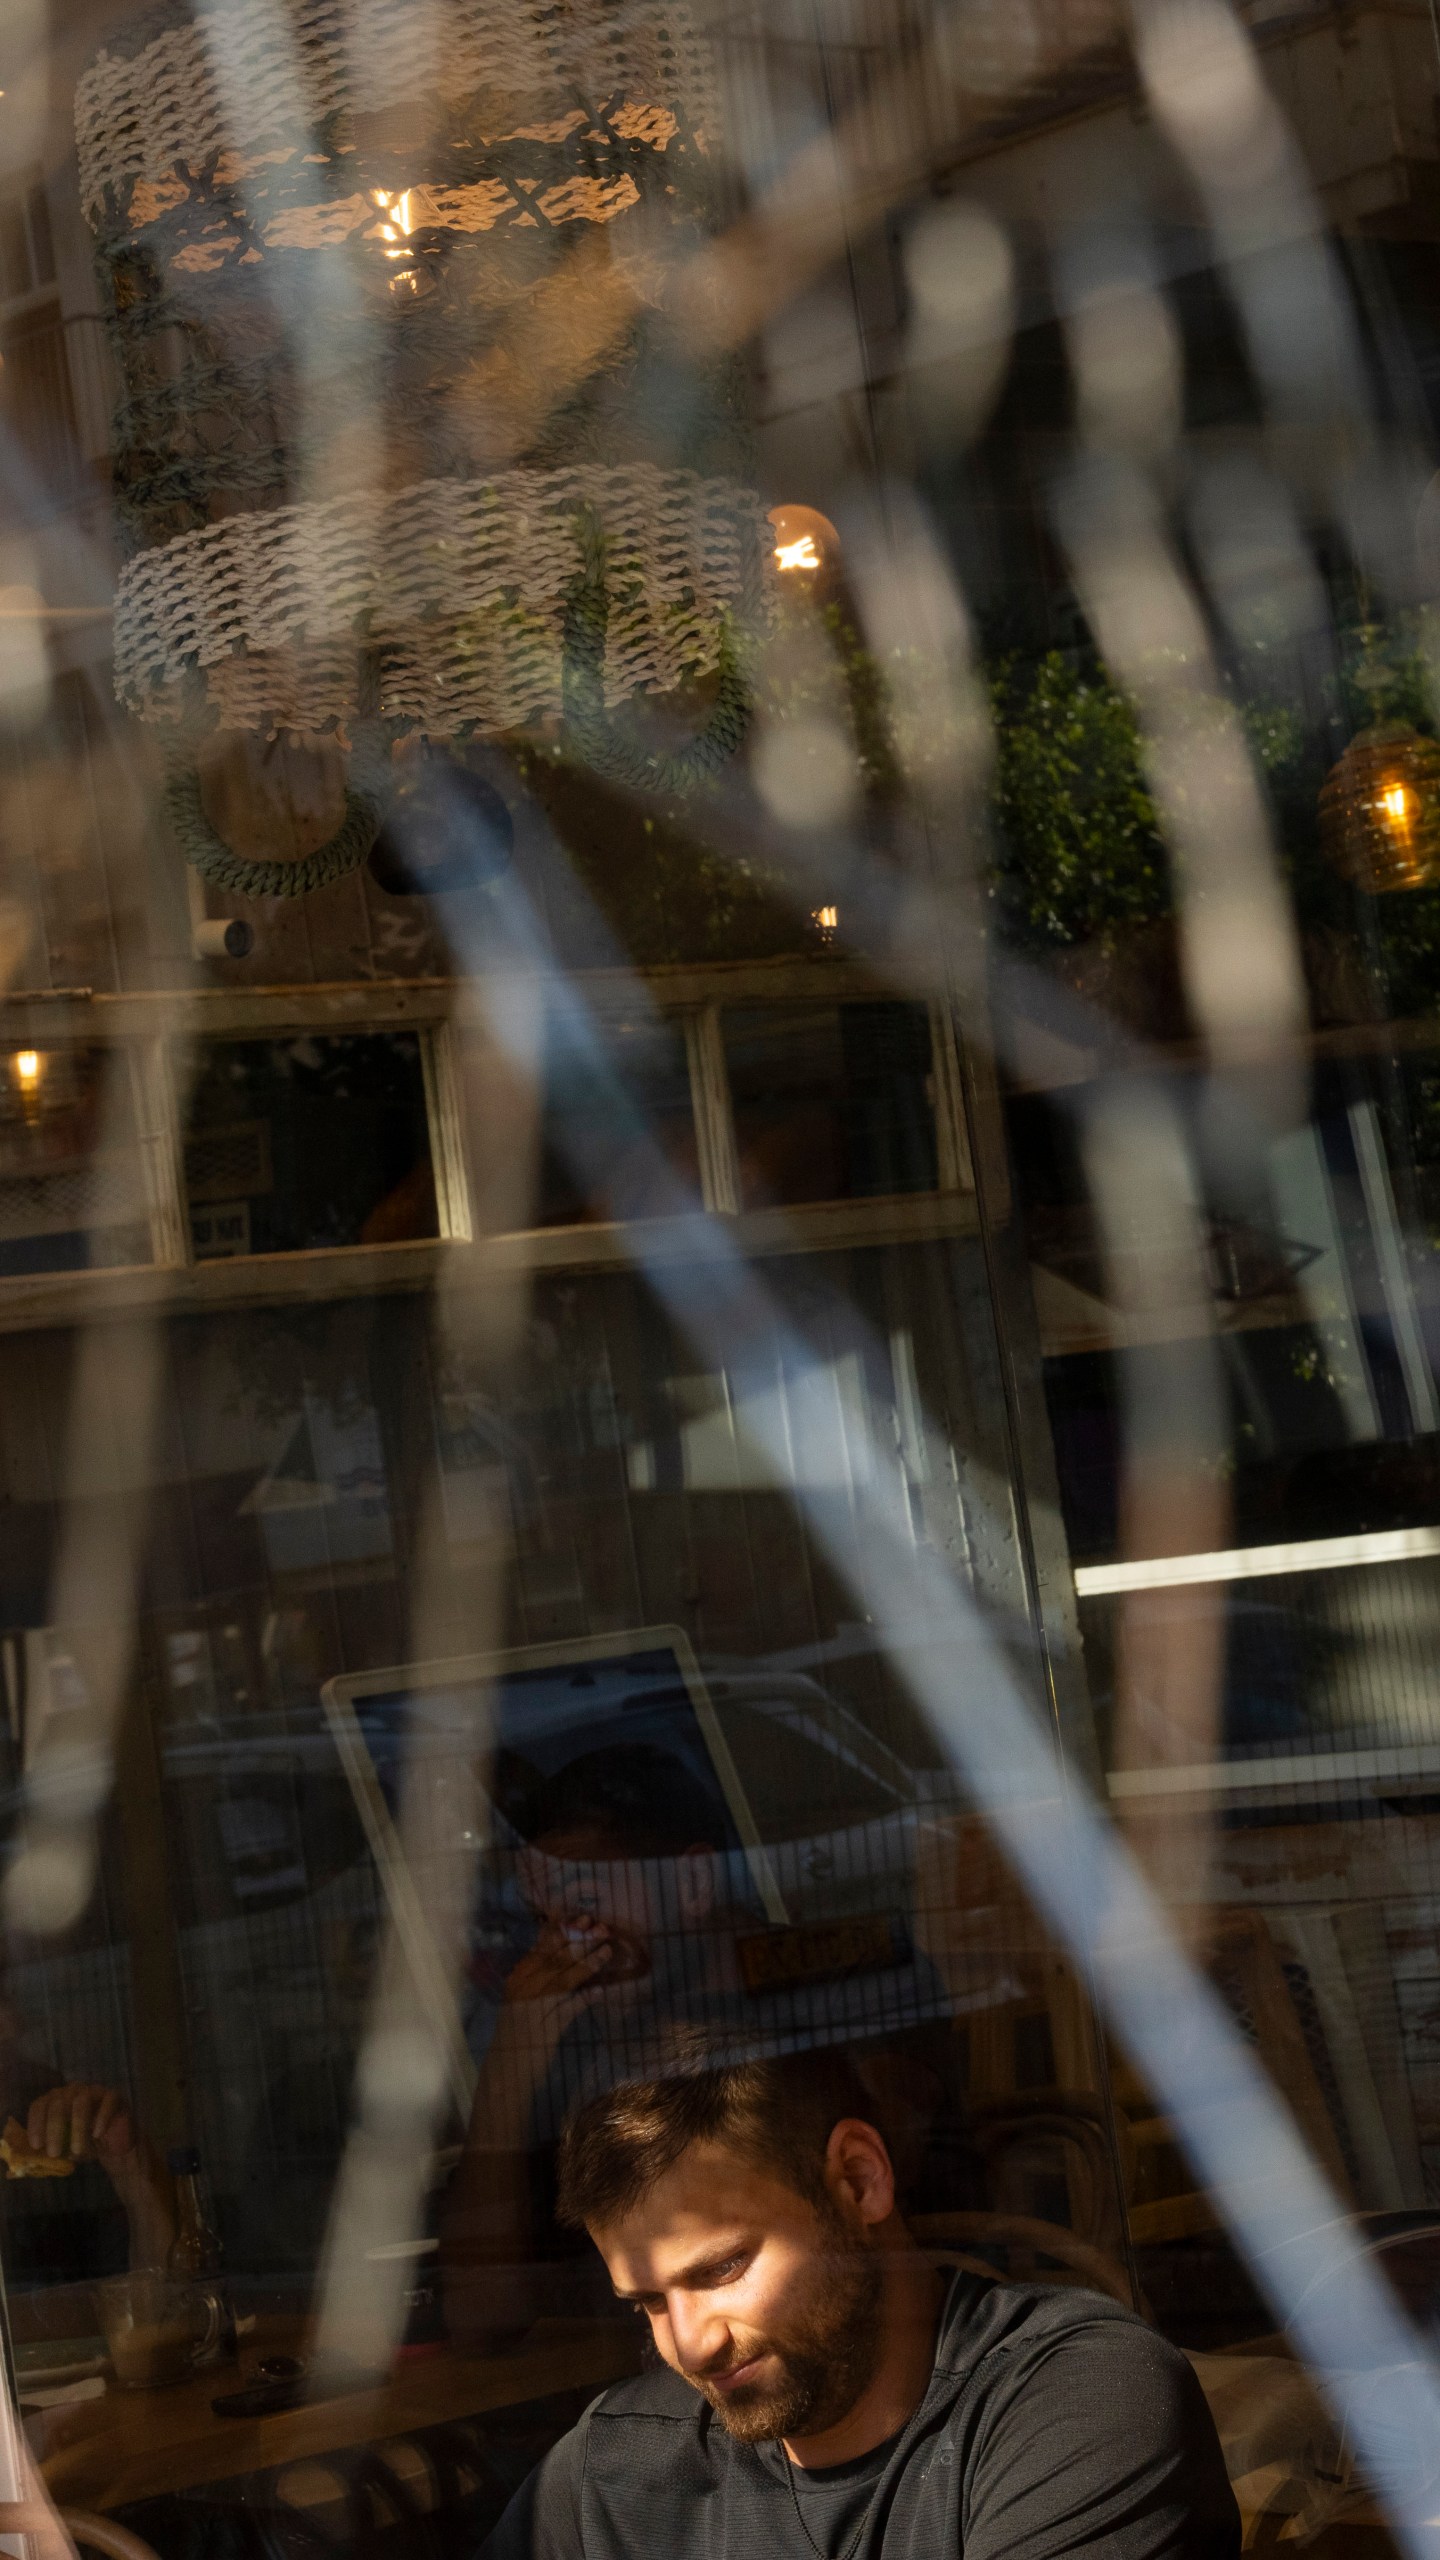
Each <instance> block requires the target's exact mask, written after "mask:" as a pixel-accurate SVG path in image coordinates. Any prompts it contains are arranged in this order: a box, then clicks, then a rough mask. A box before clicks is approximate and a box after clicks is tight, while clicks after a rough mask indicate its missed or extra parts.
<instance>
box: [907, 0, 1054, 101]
mask: <svg viewBox="0 0 1440 2560" xmlns="http://www.w3.org/2000/svg"><path fill="white" fill-rule="evenodd" d="M931 23H932V26H933V29H934V46H935V59H936V62H937V65H938V66H939V67H940V69H941V70H943V72H944V74H945V76H946V77H947V79H949V80H950V81H951V82H952V83H953V84H954V86H955V88H956V89H959V90H964V91H967V92H969V93H970V94H971V95H973V96H976V97H980V98H1004V97H1008V96H1009V95H1011V93H1012V92H1013V91H1015V90H1016V89H1019V88H1022V87H1023V86H1024V84H1025V82H1026V81H1027V80H1029V79H1031V78H1032V77H1033V76H1034V74H1035V72H1036V71H1038V70H1039V68H1040V63H1041V54H1042V44H1041V36H1040V28H1039V25H1038V23H1037V17H1036V11H1035V7H1034V0H1003V5H1002V6H1001V7H999V8H996V7H995V6H994V5H993V0H963V4H962V5H961V6H960V7H958V8H955V7H945V6H941V7H939V8H937V9H936V10H935V11H934V13H933V16H932V20H931Z"/></svg>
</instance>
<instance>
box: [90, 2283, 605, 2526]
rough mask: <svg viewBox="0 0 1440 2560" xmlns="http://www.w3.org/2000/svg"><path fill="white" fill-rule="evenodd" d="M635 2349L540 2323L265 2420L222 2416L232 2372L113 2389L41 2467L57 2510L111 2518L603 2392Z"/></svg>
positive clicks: (249, 2349) (570, 2324)
mask: <svg viewBox="0 0 1440 2560" xmlns="http://www.w3.org/2000/svg"><path fill="white" fill-rule="evenodd" d="M296 2325H297V2324H295V2323H294V2322H278V2321H264V2322H262V2323H261V2326H260V2330H259V2331H258V2332H257V2334H256V2336H255V2337H254V2338H247V2339H246V2341H245V2354H244V2367H245V2370H246V2371H247V2372H248V2371H252V2370H253V2368H254V2364H255V2360H256V2358H257V2356H260V2355H264V2354H266V2353H267V2352H270V2353H274V2352H276V2351H277V2350H279V2349H281V2348H284V2347H289V2346H293V2345H294V2343H295V2332H296ZM282 2333H283V2334H282ZM639 2351H640V2339H639V2336H638V2333H637V2332H636V2331H635V2330H634V2329H633V2328H632V2327H631V2326H630V2325H629V2324H627V2323H623V2322H620V2321H614V2320H611V2321H595V2320H590V2321H564V2320H541V2321H537V2323H536V2325H535V2327H534V2329H532V2331H531V2332H530V2335H529V2336H528V2337H527V2338H526V2339H525V2340H524V2342H523V2343H522V2344H521V2345H520V2346H518V2347H516V2348H515V2349H513V2350H512V2352H511V2353H510V2354H508V2355H504V2356H468V2355H461V2354H458V2353H457V2352H456V2351H455V2349H453V2348H451V2347H443V2348H441V2349H439V2350H438V2351H437V2352H436V2353H435V2354H433V2355H427V2356H422V2357H417V2358H416V2359H415V2360H414V2362H411V2363H405V2364H402V2365H400V2366H399V2367H398V2369H397V2370H396V2372H395V2373H394V2374H393V2375H392V2377H391V2379H390V2380H389V2381H388V2382H386V2383H384V2384H380V2385H376V2386H375V2387H373V2388H372V2389H370V2390H367V2391H356V2392H352V2393H350V2394H348V2395H347V2396H345V2397H344V2398H341V2399H336V2400H317V2401H313V2402H311V2403H309V2404H307V2405H306V2406H305V2407H303V2408H299V2409H286V2410H282V2411H278V2412H276V2413H275V2414H273V2415H272V2416H270V2417H265V2418H217V2417H216V2416H215V2413H214V2411H213V2410H212V2408H211V2406H210V2403H211V2401H212V2400H214V2399H215V2398H216V2396H217V2395H218V2394H220V2393H222V2392H226V2391H234V2390H238V2389H239V2387H240V2384H241V2381H242V2379H243V2375H242V2374H239V2373H237V2372H236V2370H235V2367H234V2366H233V2365H220V2366H217V2367H212V2369H211V2370H210V2371H209V2372H208V2373H205V2374H200V2375H197V2376H196V2377H195V2378H194V2379H193V2380H191V2381H189V2382H179V2383H174V2384H172V2385H170V2386H168V2387H167V2388H165V2389H162V2390H158V2391H117V2390H115V2389H114V2388H113V2387H112V2388H111V2389H110V2390H108V2391H107V2392H106V2394H105V2397H104V2399H103V2400H82V2401H78V2402H76V2403H75V2405H74V2406H73V2407H72V2408H64V2409H56V2410H53V2411H52V2412H51V2413H50V2421H49V2424H48V2426H47V2431H46V2450H45V2453H44V2455H43V2457H42V2460H41V2466H40V2467H41V2470H42V2471H43V2473H44V2476H45V2482H46V2486H47V2487H48V2489H49V2491H50V2494H51V2496H52V2497H53V2498H54V2500H55V2502H56V2504H57V2505H58V2506H62V2507H89V2508H98V2509H101V2510H102V2511H103V2510H104V2509H105V2508H107V2507H123V2506H128V2505H130V2504H131V2502H132V2501H133V2500H135V2499H138V2498H154V2497H161V2496H163V2495H164V2494H165V2492H166V2491H167V2490H176V2489H198V2488H200V2487H202V2486H203V2485H204V2484H205V2483H206V2482H208V2481H215V2480H229V2479H235V2478H238V2477H239V2476H241V2475H242V2474H244V2473H248V2472H253V2471H269V2470H273V2469H275V2468H276V2467H277V2466H278V2465H280V2464H283V2463H288V2462H299V2461H305V2460H308V2459H311V2458H313V2457H314V2456H316V2455H318V2454H326V2453H338V2452H340V2451H341V2450H342V2449H343V2448H344V2447H346V2446H349V2445H360V2444H375V2443H381V2442H383V2441H384V2440H385V2439H386V2438H387V2437H390V2436H400V2435H406V2434H409V2433H411V2432H413V2431H414V2430H416V2429H418V2428H421V2427H427V2426H440V2425H443V2424H445V2423H446V2422H447V2421H449V2420H453V2419H456V2418H470V2417H475V2416H477V2415H479V2414H480V2412H481V2411H483V2410H487V2409H505V2408H514V2407H516V2406H517V2405H518V2404H519V2403H520V2402H522V2401H526V2400H540V2399H543V2398H545V2397H546V2395H547V2394H548V2393H550V2392H552V2391H571V2390H576V2389H586V2388H589V2389H594V2390H597V2391H598V2390H600V2389H602V2388H603V2387H604V2385H605V2384H606V2383H607V2382H614V2381H618V2380H619V2379H620V2378H621V2376H622V2375H624V2374H627V2373H631V2372H633V2371H634V2370H635V2369H636V2366H637V2364H638V2362H639Z"/></svg>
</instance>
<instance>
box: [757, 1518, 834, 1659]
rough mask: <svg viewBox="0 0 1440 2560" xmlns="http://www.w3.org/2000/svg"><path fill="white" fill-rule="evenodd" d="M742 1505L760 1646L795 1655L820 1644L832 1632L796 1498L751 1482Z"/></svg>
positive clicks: (764, 1650) (759, 1648)
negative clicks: (823, 1616)
mask: <svg viewBox="0 0 1440 2560" xmlns="http://www.w3.org/2000/svg"><path fill="white" fill-rule="evenodd" d="M738 1507H739V1512H740V1519H741V1522H742V1523H743V1534H744V1538H745V1543H746V1547H747V1549H748V1551H749V1554H750V1558H751V1571H752V1578H753V1584H754V1590H755V1642H756V1650H757V1651H758V1652H760V1653H762V1654H773V1653H790V1652H794V1651H798V1650H799V1649H800V1648H801V1647H802V1646H805V1645H812V1644H814V1643H816V1642H817V1640H818V1639H819V1637H820V1636H821V1634H822V1633H825V1634H828V1633H829V1632H830V1630H829V1629H828V1628H825V1629H822V1627H821V1624H820V1619H819V1614H818V1611H817V1608H816V1598H815V1573H814V1560H813V1558H812V1556H811V1553H810V1542H809V1539H808V1538H807V1537H806V1535H805V1531H804V1527H803V1525H802V1523H801V1520H800V1515H799V1513H798V1511H797V1509H796V1507H795V1503H794V1500H793V1498H792V1496H791V1495H790V1494H789V1493H788V1492H787V1491H786V1490H785V1489H784V1488H783V1487H781V1486H778V1485H777V1486H776V1487H774V1488H773V1489H771V1488H769V1487H766V1486H757V1485H748V1486H747V1487H746V1488H745V1490H744V1492H743V1493H742V1494H741V1496H740V1500H739V1506H738ZM821 1676H823V1675H821Z"/></svg>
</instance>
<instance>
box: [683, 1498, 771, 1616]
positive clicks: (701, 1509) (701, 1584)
mask: <svg viewBox="0 0 1440 2560" xmlns="http://www.w3.org/2000/svg"><path fill="white" fill-rule="evenodd" d="M685 1500H686V1503H687V1506H688V1509H689V1515H690V1516H689V1532H690V1552H691V1555H692V1557H693V1558H694V1566H695V1584H696V1601H695V1637H696V1642H697V1644H700V1645H703V1646H704V1648H705V1649H706V1651H707V1652H710V1653H740V1654H753V1653H757V1652H758V1651H759V1650H760V1595H759V1582H758V1576H757V1573H756V1560H755V1557H754V1556H753V1554H752V1553H751V1549H750V1544H749V1540H748V1539H747V1538H746V1537H745V1535H744V1520H745V1515H744V1509H743V1504H742V1498H741V1495H740V1491H739V1488H738V1487H736V1488H735V1489H734V1490H733V1491H729V1492H718V1493H706V1492H699V1491H691V1492H689V1493H687V1494H686V1496H685Z"/></svg>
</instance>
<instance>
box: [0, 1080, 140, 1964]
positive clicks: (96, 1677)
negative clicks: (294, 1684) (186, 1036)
mask: <svg viewBox="0 0 1440 2560" xmlns="http://www.w3.org/2000/svg"><path fill="white" fill-rule="evenodd" d="M119 1077H123V1078H124V1079H125V1080H126V1083H127V1085H128V1062H127V1061H126V1059H125V1057H124V1054H123V1052H122V1053H120V1054H119V1055H118V1056H112V1060H111V1061H110V1062H109V1064H108V1065H107V1083H109V1082H111V1081H112V1080H115V1079H116V1078H119ZM103 1119H104V1112H103V1107H102V1126H103ZM164 1369H165V1362H164V1345H163V1337H162V1332H161V1328H160V1326H159V1324H158V1323H155V1322H153V1321H151V1320H149V1319H147V1318H140V1319H138V1320H136V1321H133V1322H130V1323H114V1324H109V1323H104V1322H99V1323H94V1322H92V1323H91V1324H89V1325H88V1326H86V1327H84V1328H83V1329H82V1330H81V1331H80V1332H79V1334H78V1336H77V1339H76V1346H75V1353H74V1366H73V1370H72V1376H71V1387H70V1409H69V1413H68V1415H67V1419H66V1432H65V1450H64V1459H63V1466H62V1475H61V1495H62V1513H61V1521H62V1526H61V1536H60V1550H59V1554H58V1556H57V1558H56V1562H55V1567H54V1571H53V1574H52V1577H51V1585H50V1592H49V1598H48V1603H47V1613H46V1614H47V1618H48V1622H49V1624H50V1625H51V1626H53V1627H55V1628H57V1629H59V1630H61V1631H63V1635H64V1638H65V1640H66V1642H67V1643H68V1645H69V1647H70V1650H71V1652H72V1654H73V1656H74V1661H75V1666H76V1672H77V1678H76V1680H75V1681H74V1682H71V1683H67V1684H66V1686H65V1687H64V1689H63V1690H62V1691H61V1692H60V1693H59V1694H58V1695H57V1691H56V1687H55V1684H54V1683H51V1684H49V1686H48V1692H47V1697H46V1700H45V1704H44V1710H43V1712H42V1720H41V1723H40V1729H39V1732H38V1735H37V1737H36V1740H35V1745H34V1750H33V1754H31V1755H29V1756H28V1767H27V1774H26V1786H25V1813H24V1817H23V1820H22V1824H21V1827H20V1835H19V1840H18V1842H17V1846H16V1851H15V1855H14V1858H13V1861H12V1863H11V1865H10V1867H9V1869H8V1870H7V1873H6V1877H5V1886H4V1913H5V1919H6V1921H7V1923H8V1925H9V1926H10V1927H11V1928H15V1929H26V1930H30V1931H34V1932H37V1933H39V1932H42V1931H46V1930H58V1929H64V1928H67V1927H69V1926H70V1924H71V1923H72V1922H73V1921H75V1920H77V1919H78V1918H79V1916H80V1913H81V1912H82V1911H83V1909H84V1907H85V1904H86V1902H87V1901H88V1899H89V1895H90V1889H91V1885H92V1883H93V1879H94V1871H95V1828H94V1826H95V1816H96V1814H97V1813H98V1811H99V1809H100V1807H101V1806H102V1805H103V1804H104V1802H105V1800H106V1797H107V1796H108V1794H109V1791H110V1783H111V1777H112V1773H113V1766H114V1751H115V1737H116V1733H117V1730H118V1727H119V1722H120V1717H121V1714H122V1712H123V1710H124V1706H125V1699H126V1693H127V1690H128V1687H129V1682H130V1677H131V1671H132V1666H133V1662H134V1656H135V1640H136V1631H137V1624H138V1612H139V1585H140V1575H141V1570H142V1565H143V1560H144V1548H145V1541H146V1537H147V1535H148V1531H149V1519H150V1502H149V1493H150V1487H151V1483H152V1481H153V1473H154V1457H155V1445H156V1434H157V1429H158V1424H159V1411H160V1395H161V1390H162V1386H163V1383H164Z"/></svg>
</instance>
